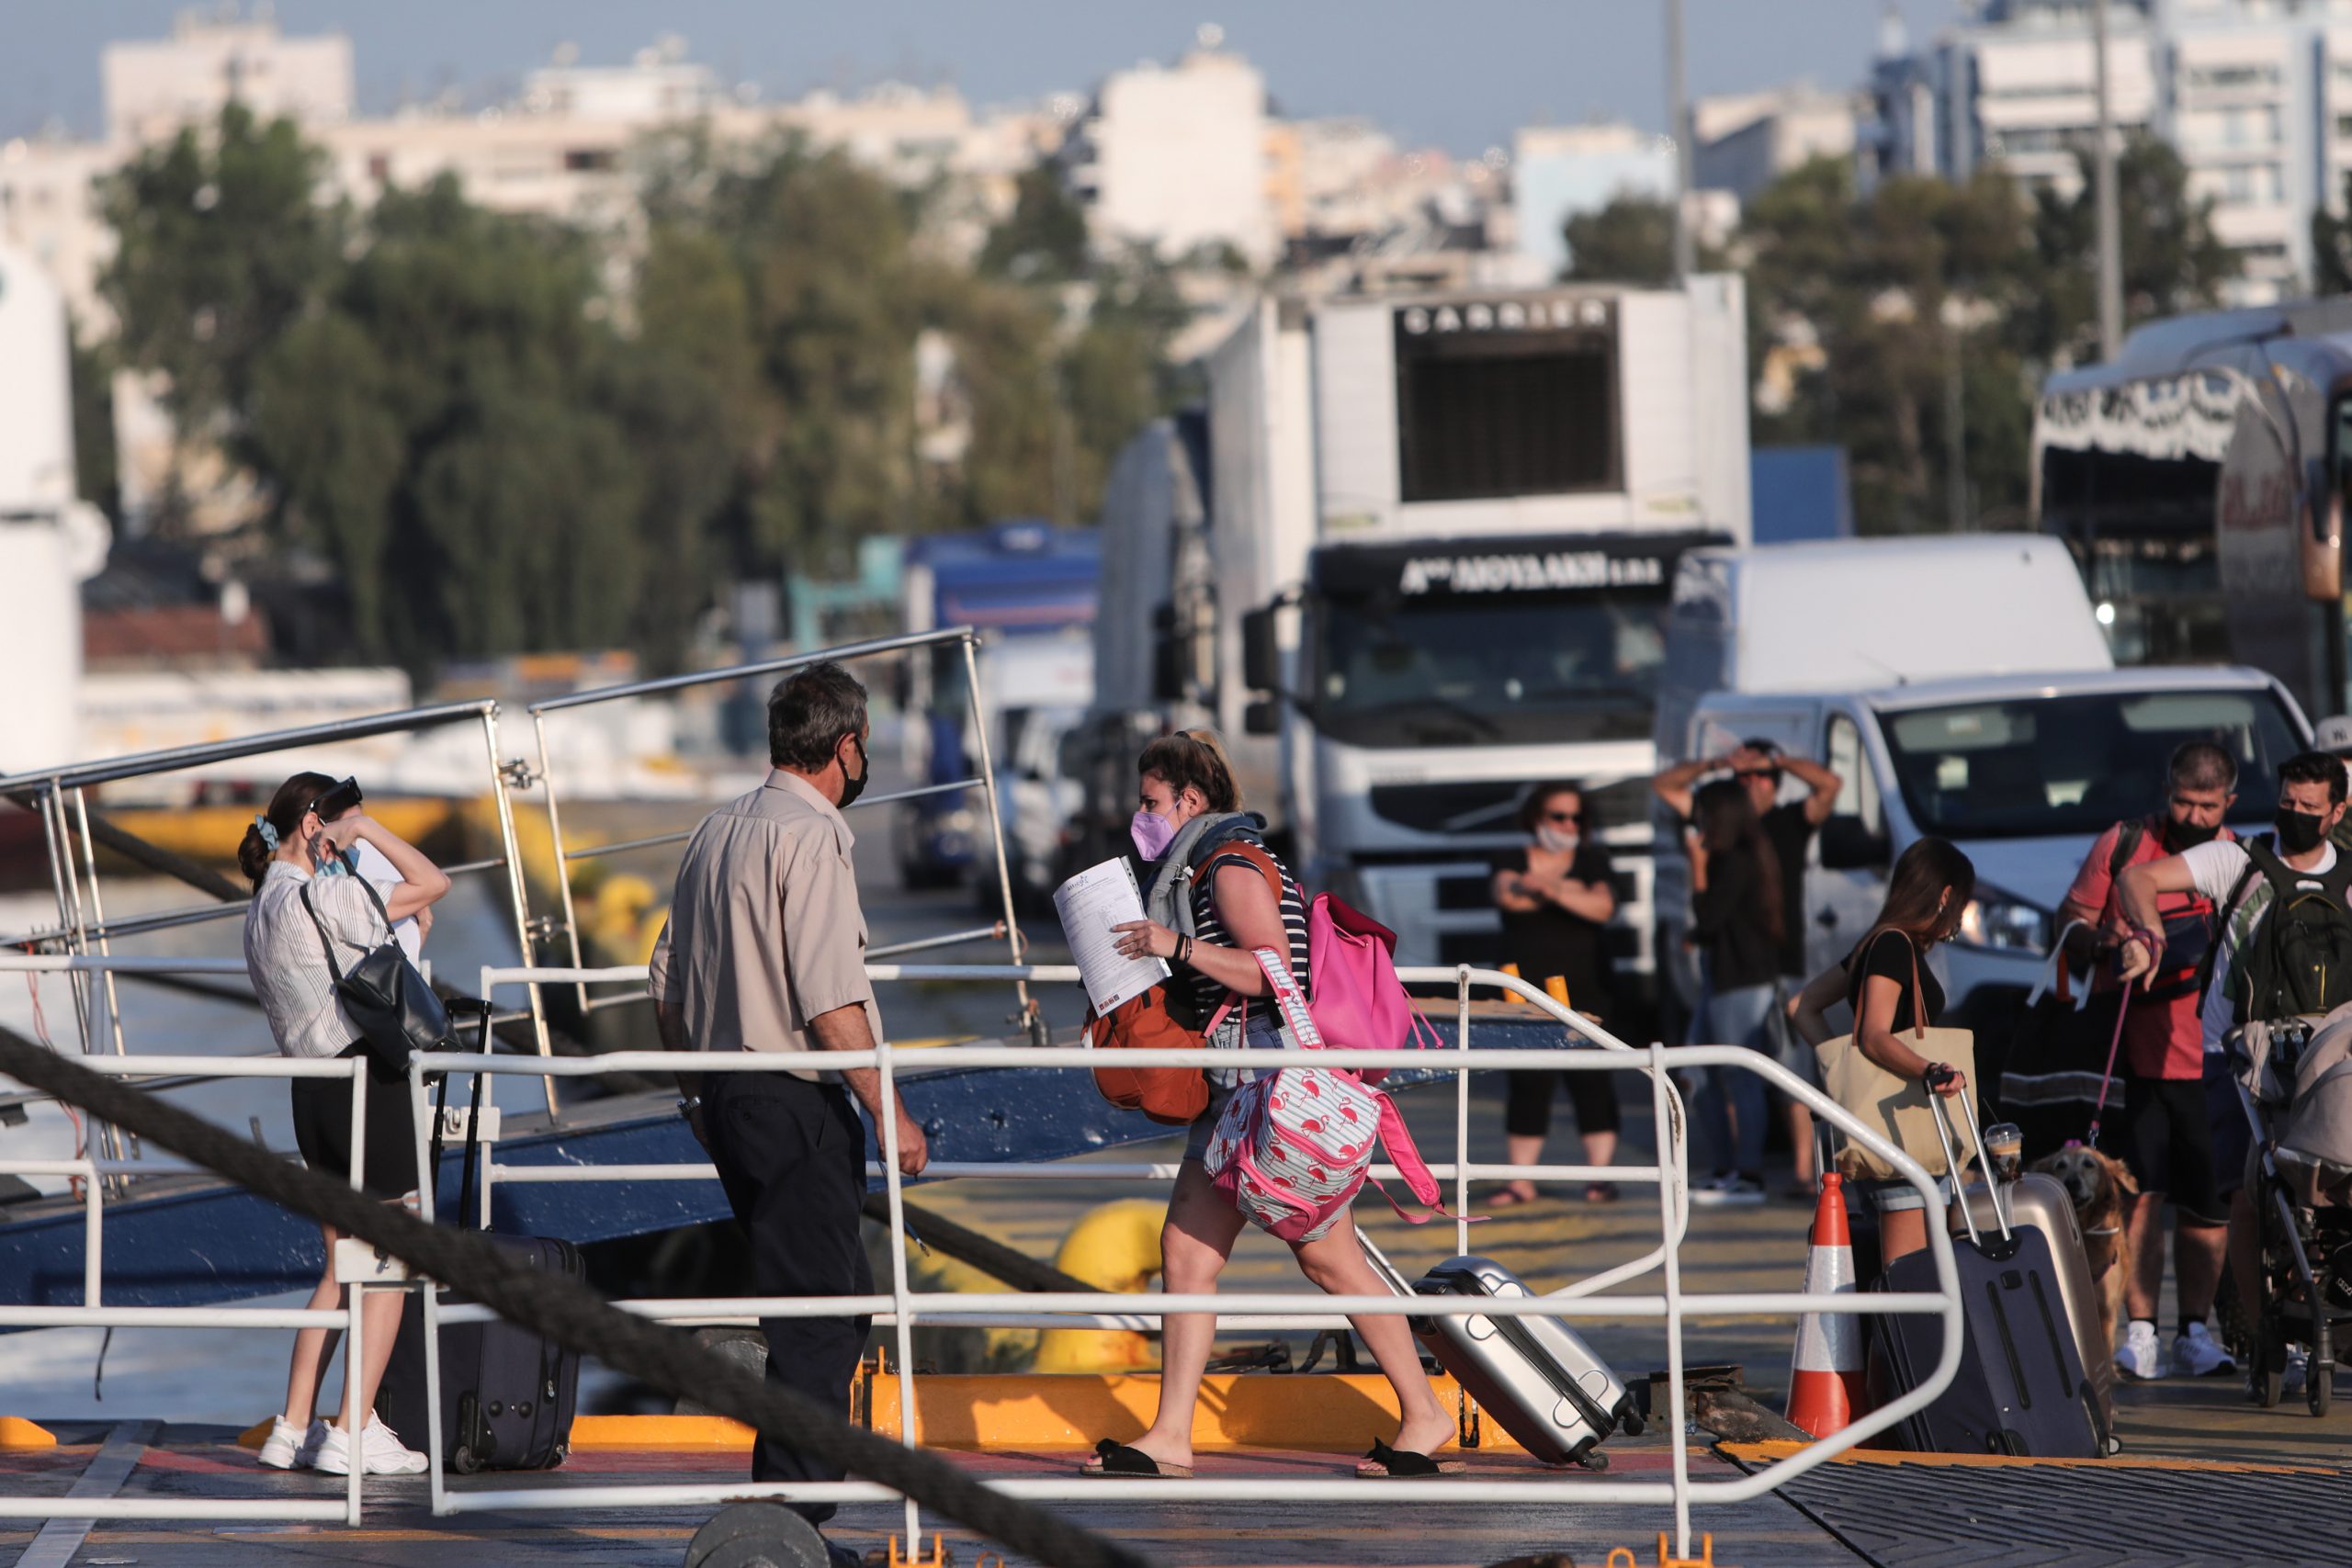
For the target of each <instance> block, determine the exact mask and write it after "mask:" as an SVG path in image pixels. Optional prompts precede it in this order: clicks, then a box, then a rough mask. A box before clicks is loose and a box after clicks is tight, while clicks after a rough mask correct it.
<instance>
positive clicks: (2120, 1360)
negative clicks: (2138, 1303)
mask: <svg viewBox="0 0 2352 1568" xmlns="http://www.w3.org/2000/svg"><path fill="white" fill-rule="evenodd" d="M2115 1370H2116V1371H2119V1372H2121V1373H2122V1374H2123V1375H2124V1376H2125V1377H2127V1378H2131V1379H2133V1380H2134V1381H2136V1382H2152V1381H2153V1380H2154V1379H2156V1378H2160V1377H2162V1376H2164V1375H2165V1352H2164V1347H2163V1346H2161V1345H2159V1344H2157V1343H2156V1325H2154V1324H2153V1323H2148V1322H2145V1321H2143V1320H2142V1319H2139V1318H2134V1319H2132V1320H2131V1326H2130V1327H2128V1328H2126V1329H2125V1330H2124V1331H2123V1343H2122V1344H2120V1345H2118V1346H2117V1347H2116V1348H2115Z"/></svg>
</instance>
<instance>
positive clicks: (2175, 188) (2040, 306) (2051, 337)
mask: <svg viewBox="0 0 2352 1568" xmlns="http://www.w3.org/2000/svg"><path fill="white" fill-rule="evenodd" d="M2075 156H2076V159H2077V161H2078V163H2079V165H2080V168H2081V171H2082V175H2081V180H2080V185H2081V189H2080V190H2079V191H2078V192H2077V193H2076V194H2075V196H2074V197H2071V198H2062V197H2059V196H2058V195H2057V194H2056V192H2054V191H2053V190H2051V189H2048V188H2044V189H2042V190H2041V191H2039V192H2037V193H2036V195H2035V197H2034V223H2033V231H2034V240H2035V243H2036V246H2037V248H2038V250H2039V252H2040V264H2041V275H2042V276H2041V288H2039V289H2038V290H2037V292H2036V293H2035V295H2034V296H2033V297H2032V298H2031V299H2030V306H2031V309H2030V311H2029V312H2028V314H2027V315H2026V316H2025V317H2023V318H2022V319H2021V320H2022V322H2023V324H2025V325H2027V326H2028V327H2029V329H2030V341H2029V343H2028V344H2027V346H2028V348H2029V351H2030V352H2033V353H2036V354H2038V355H2041V357H2044V358H2047V359H2052V360H2086V359H2095V358H2097V357H2098V352H2099V349H2098V198H2097V184H2096V180H2097V171H2096V169H2095V168H2094V166H2093V160H2092V157H2091V153H2090V150H2089V149H2088V148H2084V149H2082V150H2080V151H2079V152H2077V153H2076V154H2075ZM2115 188H2116V215H2117V218H2118V219H2119V220H2120V221H2119V228H2120V235H2121V241H2122V244H2121V250H2122V257H2123V319H2124V323H2125V325H2127V326H2130V325H2134V324H2136V323H2138V322H2141V321H2153V320H2154V319H2156V318H2158V317H2162V316H2171V315H2177V314H2179V313H2181V312H2183V311H2187V310H2208V309H2211V307H2212V305H2213V304H2214V302H2215V301H2216V300H2217V299H2220V297H2221V290H2222V285H2223V284H2225V283H2227V282H2229V281H2230V280H2231V279H2232V278H2234V277H2236V276H2238V275H2239V274H2240V273H2241V272H2242V271H2243V270H2244V265H2243V263H2242V261H2241V260H2240V258H2239V255H2238V253H2237V252H2235V251H2233V250H2232V249H2231V248H2230V247H2229V246H2228V245H2225V244H2223V243H2222V241H2221V240H2220V238H2219V237H2217V236H2216V235H2215V234H2214V232H2213V201H2212V198H2211V197H2204V198H2202V199H2199V198H2195V197H2190V195H2189V194H2188V168H2187V166H2186V165H2184V164H2182V163H2181V161H2180V154H2179V153H2177V152H2174V151H2173V149H2172V147H2171V145H2170V144H2169V143H2167V142H2164V141H2157V140H2156V139H2154V137H2148V136H2138V137H2133V138H2132V139H2131V141H2128V142H2126V143H2125V144H2124V146H2123V148H2122V150H2121V151H2120V152H2119V153H2118V154H2117V157H2116V183H2115Z"/></svg>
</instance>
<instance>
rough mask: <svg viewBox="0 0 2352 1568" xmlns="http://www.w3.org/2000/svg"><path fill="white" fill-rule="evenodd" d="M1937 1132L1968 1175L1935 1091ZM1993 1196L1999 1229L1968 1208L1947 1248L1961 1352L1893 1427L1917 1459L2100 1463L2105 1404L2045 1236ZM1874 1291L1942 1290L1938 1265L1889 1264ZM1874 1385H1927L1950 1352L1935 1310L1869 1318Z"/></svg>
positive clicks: (1922, 1261) (1923, 1259)
mask: <svg viewBox="0 0 2352 1568" xmlns="http://www.w3.org/2000/svg"><path fill="white" fill-rule="evenodd" d="M1959 1099H1960V1110H1961V1113H1962V1116H1963V1117H1964V1118H1965V1119H1966V1121H1967V1122H1968V1130H1969V1134H1970V1136H1971V1138H1972V1140H1973V1143H1974V1144H1975V1147H1976V1155H1977V1158H1978V1159H1979V1160H1980V1161H1982V1160H1983V1159H1984V1150H1985V1140H1984V1137H1983V1135H1982V1134H1980V1133H1979V1132H1978V1131H1977V1127H1976V1114H1975V1111H1974V1109H1973V1107H1972V1106H1970V1105H1969V1103H1968V1097H1967V1096H1966V1095H1962V1096H1960V1097H1959ZM1928 1105H1929V1106H1930V1107H1931V1108H1932V1109H1933V1111H1934V1112H1935V1122H1936V1133H1937V1136H1938V1137H1939V1139H1940V1140H1941V1141H1942V1144H1943V1146H1944V1154H1945V1164H1946V1168H1949V1169H1952V1170H1959V1169H1961V1168H1962V1164H1961V1161H1960V1157H1959V1151H1958V1150H1957V1149H1956V1148H1954V1147H1953V1140H1952V1136H1951V1122H1950V1121H1949V1119H1948V1118H1947V1116H1946V1114H1945V1107H1944V1104H1943V1099H1942V1097H1941V1096H1939V1095H1932V1094H1931V1095H1930V1096H1929V1097H1928ZM2005 1197H2006V1194H2001V1195H1996V1197H1995V1198H1994V1199H1993V1200H1991V1206H1992V1209H1993V1216H1994V1221H1995V1224H1996V1231H1995V1232H1989V1233H1988V1232H1986V1231H1985V1230H1983V1229H1981V1228H1980V1227H1979V1226H1978V1225H1977V1224H1976V1219H1975V1216H1974V1215H1973V1213H1971V1212H1970V1211H1969V1210H1968V1209H1967V1208H1966V1207H1964V1206H1963V1207H1962V1210H1961V1217H1962V1220H1963V1221H1964V1222H1965V1224H1966V1225H1967V1228H1968V1235H1967V1236H1966V1237H1965V1238H1962V1237H1954V1238H1953V1239H1952V1244H1951V1251H1952V1265H1953V1271H1954V1273H1955V1275H1956V1276H1957V1282H1958V1284H1959V1286H1960V1309H1961V1310H1960V1316H1961V1329H1960V1332H1961V1357H1960V1366H1959V1370H1958V1371H1956V1372H1955V1373H1954V1374H1953V1376H1952V1381H1951V1383H1950V1384H1949V1385H1948V1386H1947V1387H1946V1388H1945V1389H1944V1391H1943V1392H1942V1393H1939V1394H1938V1395H1937V1396H1936V1397H1935V1399H1934V1401H1933V1402H1932V1403H1930V1404H1928V1406H1927V1407H1926V1408H1925V1409H1922V1410H1918V1411H1915V1412H1913V1413H1912V1415H1911V1416H1908V1417H1907V1418H1905V1420H1904V1422H1903V1423H1902V1425H1901V1426H1899V1427H1897V1428H1896V1432H1897V1434H1898V1435H1899V1437H1900V1438H1901V1439H1902V1441H1903V1444H1904V1446H1905V1447H1906V1448H1908V1449H1910V1450H1913V1451H1914V1452H1917V1453H1977V1454H1982V1453H1996V1454H2011V1455H2030V1456H2031V1457H2033V1458H2035V1459H2096V1458H2098V1457H2099V1456H2101V1455H2102V1454H2104V1453H2106V1452H2107V1451H2108V1450H2107V1440H2106V1434H2105V1433H2104V1432H2102V1431H2101V1430H2100V1428H2099V1422H2098V1399H2097V1397H2096V1395H2095V1393H2093V1390H2092V1387H2091V1383H2090V1380H2089V1378H2088V1377H2087V1376H2086V1374H2085V1371H2084V1369H2083V1365H2082V1357H2081V1354H2080V1352H2079V1351H2077V1350H2076V1349H2075V1335H2074V1332H2073V1327H2072V1325H2067V1326H2065V1327H2061V1326H2060V1324H2061V1321H2062V1320H2063V1319H2064V1317H2065V1315H2066V1309H2065V1305H2064V1301H2063V1300H2062V1299H2061V1295H2060V1292H2059V1288H2058V1284H2057V1280H2058V1276H2059V1273H2060V1269H2059V1266H2058V1263H2057V1259H2056V1254H2055V1252H2054V1250H2053V1249H2052V1246H2051V1243H2050V1239H2049V1237H2048V1236H2047V1235H2044V1234H2043V1233H2042V1231H2041V1229H2040V1228H2039V1227H2038V1226H2035V1225H2030V1224H2019V1223H2017V1222H2014V1221H2012V1220H2011V1219H2010V1218H2009V1215H2008V1213H2007V1207H2008V1205H2007V1202H2006V1201H2003V1199H2004V1198H2005ZM1871 1289H1872V1290H1880V1291H1894V1292H1934V1291H1936V1290H1938V1289H1939V1281H1938V1280H1937V1277H1936V1266H1935V1258H1934V1256H1933V1255H1932V1253H1930V1252H1929V1251H1928V1249H1927V1248H1924V1247H1923V1248H1921V1249H1920V1250H1919V1251H1917V1252H1913V1253H1909V1254H1906V1255H1905V1256H1904V1257H1902V1258H1896V1259H1895V1260H1894V1262H1893V1263H1891V1264H1889V1265H1887V1268H1886V1272H1885V1273H1884V1274H1883V1275H1881V1276H1880V1277H1879V1279H1878V1280H1876V1281H1875V1282H1873V1283H1872V1285H1871ZM1869 1335H1870V1340H1871V1360H1872V1361H1873V1362H1874V1363H1875V1366H1874V1367H1873V1368H1872V1372H1873V1374H1874V1375H1873V1378H1872V1382H1873V1384H1874V1385H1875V1386H1891V1387H1892V1388H1893V1390H1894V1392H1897V1393H1909V1392H1911V1391H1912V1390H1913V1389H1916V1388H1917V1387H1919V1386H1920V1385H1921V1384H1922V1383H1924V1382H1926V1381H1927V1380H1928V1376H1929V1375H1930V1374H1931V1372H1932V1371H1934V1369H1935V1368H1936V1366H1937V1365H1938V1364H1939V1359H1940V1357H1941V1355H1942V1352H1943V1345H1944V1325H1943V1319H1942V1317H1941V1316H1940V1315H1930V1314H1880V1315H1877V1316H1873V1317H1872V1318H1871V1319H1870V1329H1869Z"/></svg>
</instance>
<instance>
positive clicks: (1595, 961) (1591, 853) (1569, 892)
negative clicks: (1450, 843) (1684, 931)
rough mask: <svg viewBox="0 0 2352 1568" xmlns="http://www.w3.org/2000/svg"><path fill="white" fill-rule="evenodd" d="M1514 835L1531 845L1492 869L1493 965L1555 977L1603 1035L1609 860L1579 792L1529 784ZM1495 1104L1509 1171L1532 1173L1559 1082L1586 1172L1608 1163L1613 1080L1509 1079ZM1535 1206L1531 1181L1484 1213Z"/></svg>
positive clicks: (1596, 1187)
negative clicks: (1499, 935)
mask: <svg viewBox="0 0 2352 1568" xmlns="http://www.w3.org/2000/svg"><path fill="white" fill-rule="evenodd" d="M1519 826H1520V830H1521V832H1523V833H1525V834H1527V835H1528V837H1529V839H1530V840H1532V841H1531V842H1530V843H1529V844H1528V846H1527V847H1526V848H1525V849H1522V850H1518V851H1515V852H1512V853H1510V855H1508V856H1506V857H1505V858H1504V859H1503V861H1502V862H1501V863H1500V864H1498V866H1497V867H1496V870H1495V878H1494V899H1495V908H1498V909H1499V910H1500V911H1501V912H1502V922H1503V962H1504V963H1506V964H1513V965H1516V966H1517V968H1518V970H1519V973H1520V977H1521V978H1522V979H1524V980H1526V981H1527V982H1528V983H1529V984H1531V985H1534V986H1542V985H1543V984H1544V981H1546V980H1548V979H1550V978H1551V977H1552V976H1555V975H1556V976H1559V977H1560V978H1561V979H1562V980H1564V981H1565V982H1566V985H1567V987H1568V1005H1569V1006H1570V1007H1573V1008H1575V1009H1576V1010H1577V1011H1579V1012H1586V1013H1590V1014H1592V1015H1593V1016H1595V1017H1597V1018H1599V1019H1600V1021H1601V1026H1602V1027H1603V1028H1607V1027H1609V1020H1610V1018H1611V1014H1612V1012H1613V1011H1614V1007H1615V1003H1614V999H1613V998H1611V996H1610V993H1609V986H1608V958H1607V955H1606V954H1605V953H1603V952H1602V951H1601V933H1602V932H1604V931H1607V930H1608V927H1609V922H1610V920H1611V919H1612V918H1614V917H1615V915H1616V913H1617V892H1616V887H1615V885H1614V883H1613V882H1612V881H1611V874H1610V868H1609V854H1608V852H1607V851H1605V850H1603V849H1602V848H1601V847H1600V844H1598V843H1596V842H1595V841H1593V840H1592V839H1591V838H1589V836H1588V835H1587V833H1586V831H1585V804H1584V792H1583V791H1582V790H1580V789H1579V788H1577V785H1575V784H1568V783H1565V782H1563V783H1559V784H1539V785H1537V786H1536V787H1535V788H1534V789H1533V790H1532V791H1531V792H1530V793H1529V795H1528V796H1527V798H1526V799H1525V800H1524V801H1522V802H1521V804H1520V808H1519ZM1505 1076H1506V1077H1507V1078H1508V1080H1509V1083H1510V1089H1509V1091H1508V1098H1507V1099H1506V1100H1505V1101H1504V1103H1503V1137H1504V1145H1505V1147H1506V1148H1507V1149H1508V1151H1509V1155H1510V1163H1511V1164H1513V1165H1537V1164H1540V1163H1542V1161H1543V1158H1544V1136H1545V1134H1548V1133H1549V1132H1550V1131H1551V1127H1552V1091H1553V1087H1554V1082H1555V1079H1556V1080H1564V1081H1565V1082H1566V1088H1567V1091H1568V1103H1569V1104H1570V1105H1572V1106H1574V1107H1575V1108H1576V1113H1577V1133H1578V1134H1581V1135H1582V1137H1583V1140H1584V1158H1585V1163H1586V1164H1587V1165H1608V1164H1611V1162H1613V1161H1614V1160H1615V1159H1616V1157H1617V1129H1618V1114H1617V1079H1616V1075H1615V1074H1613V1073H1572V1072H1544V1071H1517V1072H1512V1073H1509V1074H1507V1075H1505ZM1584 1195H1585V1198H1586V1200H1587V1201H1589V1202H1608V1201H1611V1200H1612V1199H1614V1198H1615V1197H1616V1196H1617V1190H1616V1188H1615V1187H1614V1186H1613V1185H1611V1183H1608V1182H1600V1181H1596V1182H1593V1183H1591V1184H1590V1185H1589V1186H1587V1187H1586V1188H1585V1190H1584ZM1534 1196H1535V1183H1533V1182H1532V1181H1511V1182H1507V1183H1505V1184H1504V1185H1503V1186H1502V1187H1501V1188H1500V1189H1498V1190H1497V1191H1496V1192H1495V1194H1494V1196H1493V1197H1491V1198H1489V1199H1488V1200H1487V1207H1488V1208H1493V1209H1501V1208H1508V1207H1510V1206H1511V1205H1512V1204H1515V1203H1524V1202H1527V1201H1530V1200H1532V1199H1533V1198H1534Z"/></svg>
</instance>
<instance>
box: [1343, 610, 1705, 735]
mask: <svg viewBox="0 0 2352 1568" xmlns="http://www.w3.org/2000/svg"><path fill="white" fill-rule="evenodd" d="M1666 611H1667V595H1666V594H1665V593H1664V592H1645V593H1638V594H1613V593H1596V592H1579V593H1556V594H1555V593H1514V594H1510V595H1508V596H1502V595H1498V596H1496V597H1495V598H1492V599H1486V600H1464V599H1458V598H1449V599H1441V600H1435V601H1431V602H1425V603H1419V604H1415V603H1399V602H1397V601H1395V600H1388V599H1381V598H1374V597H1363V598H1349V599H1336V600H1335V599H1326V600H1324V601H1322V602H1320V603H1319V604H1317V605H1316V606H1315V615H1314V619H1315V635H1314V645H1313V646H1314V655H1315V660H1314V670H1313V671H1312V674H1311V676H1310V681H1311V696H1312V700H1313V704H1314V710H1315V719H1316V722H1317V726H1318V727H1319V728H1321V729H1322V730H1323V731H1324V732H1325V733H1326V734H1328V735H1329V736H1330V737H1331V738H1332V739H1336V740H1342V741H1346V742H1348V743H1350V744H1352V745H1358V746H1376V747H1399V748H1402V747H1414V746H1470V745H1506V744H1531V743H1541V742H1547V741H1568V740H1615V739H1646V738H1647V737H1648V735H1649V733H1650V723H1651V712H1652V704H1653V693H1654V691H1655V688H1656V686H1657V671H1658V666H1659V664H1660V663H1661V662H1662V661H1663V660H1664V659H1665V657H1666V633H1665V626H1666Z"/></svg>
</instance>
